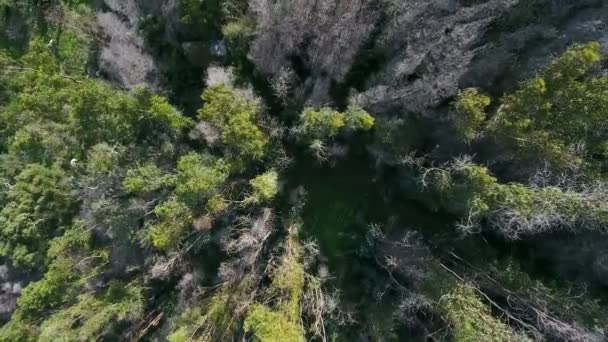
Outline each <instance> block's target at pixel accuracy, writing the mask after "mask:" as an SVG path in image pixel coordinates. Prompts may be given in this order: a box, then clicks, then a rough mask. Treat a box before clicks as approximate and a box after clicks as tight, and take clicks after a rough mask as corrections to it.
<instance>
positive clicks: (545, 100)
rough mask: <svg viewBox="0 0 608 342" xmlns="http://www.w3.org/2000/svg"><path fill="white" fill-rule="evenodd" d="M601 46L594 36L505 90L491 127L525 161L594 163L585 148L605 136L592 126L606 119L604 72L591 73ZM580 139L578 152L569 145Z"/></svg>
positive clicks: (593, 147)
mask: <svg viewBox="0 0 608 342" xmlns="http://www.w3.org/2000/svg"><path fill="white" fill-rule="evenodd" d="M600 49H601V47H600V45H599V44H598V43H596V42H591V43H587V44H585V45H576V46H574V47H572V48H571V49H569V50H568V51H567V52H566V53H564V54H563V55H562V56H561V57H559V58H557V59H556V60H555V61H553V63H552V64H551V65H550V66H549V67H548V68H546V69H545V70H544V71H543V72H541V73H540V75H539V76H538V77H536V78H534V79H532V80H530V81H527V82H525V83H524V84H523V85H522V86H521V89H519V90H517V91H515V92H513V93H512V94H508V95H506V96H504V97H503V98H502V101H501V102H502V106H501V108H500V109H499V110H498V112H497V113H496V115H495V118H494V119H493V121H492V124H491V125H490V127H489V130H490V132H492V133H494V134H496V135H497V136H499V137H501V138H502V139H503V140H504V141H505V142H506V143H507V144H509V145H510V146H512V147H513V148H514V149H515V150H516V151H517V152H518V154H519V156H520V157H523V158H524V160H527V161H529V162H534V163H537V162H538V158H542V159H544V160H547V161H549V162H551V163H552V166H553V167H555V168H567V167H572V166H579V165H581V164H587V165H585V166H587V167H594V165H593V164H594V161H593V160H592V159H591V158H590V152H589V151H596V150H598V149H601V147H600V146H601V145H602V144H603V143H604V142H605V141H606V137H605V133H604V131H603V130H601V129H596V128H597V127H600V126H601V125H602V123H603V122H605V121H606V120H607V119H608V110H607V108H608V96H606V92H607V90H608V77H605V76H589V73H590V71H591V70H592V68H593V67H594V66H595V65H597V64H598V63H599V61H600V59H601V52H600ZM581 143H583V144H584V145H585V146H586V148H587V152H586V153H583V155H582V156H581V154H576V153H574V152H573V149H572V148H570V147H571V146H572V145H574V144H579V145H580V144H581ZM585 158H586V160H585Z"/></svg>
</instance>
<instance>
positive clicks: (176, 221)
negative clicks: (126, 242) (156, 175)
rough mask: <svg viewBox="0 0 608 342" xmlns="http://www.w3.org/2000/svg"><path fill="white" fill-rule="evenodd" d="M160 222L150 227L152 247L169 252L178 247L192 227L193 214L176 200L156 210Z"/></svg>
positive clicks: (172, 199) (167, 202)
mask: <svg viewBox="0 0 608 342" xmlns="http://www.w3.org/2000/svg"><path fill="white" fill-rule="evenodd" d="M154 214H156V216H158V222H157V223H155V224H153V225H152V226H151V227H150V231H149V237H150V241H151V242H152V245H153V246H154V247H156V248H158V249H162V250H168V249H170V248H172V247H174V246H175V245H177V244H178V243H179V242H180V240H181V238H182V237H183V236H184V235H185V233H186V232H187V230H188V228H190V226H191V225H192V222H193V218H192V212H191V211H190V208H188V206H187V205H185V204H184V203H182V202H179V201H178V200H177V199H175V198H171V199H169V200H168V201H166V202H164V203H162V204H159V205H158V206H156V208H154Z"/></svg>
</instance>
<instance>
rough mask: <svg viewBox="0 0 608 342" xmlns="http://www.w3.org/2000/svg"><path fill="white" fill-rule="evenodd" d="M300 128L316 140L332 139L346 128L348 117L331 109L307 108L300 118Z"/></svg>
mask: <svg viewBox="0 0 608 342" xmlns="http://www.w3.org/2000/svg"><path fill="white" fill-rule="evenodd" d="M300 122H301V124H300V126H301V127H302V131H303V133H304V134H305V135H306V136H309V137H310V138H316V139H325V138H331V137H334V136H336V135H337V134H338V132H339V131H340V129H341V128H343V127H344V126H346V116H345V115H344V114H343V113H340V112H338V111H335V110H333V109H331V108H327V107H323V108H320V109H313V108H306V109H305V110H304V111H303V112H302V115H301V116H300Z"/></svg>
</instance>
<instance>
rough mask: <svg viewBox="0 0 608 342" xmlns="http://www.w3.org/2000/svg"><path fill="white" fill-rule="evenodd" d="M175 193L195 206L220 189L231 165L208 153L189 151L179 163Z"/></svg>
mask: <svg viewBox="0 0 608 342" xmlns="http://www.w3.org/2000/svg"><path fill="white" fill-rule="evenodd" d="M177 171H178V174H177V183H176V184H177V185H176V188H175V193H176V194H177V195H178V196H179V197H180V198H181V199H183V200H184V201H186V202H188V203H189V204H191V205H193V206H195V205H196V204H198V203H200V202H202V201H203V200H204V199H206V198H208V197H209V196H211V195H213V194H214V193H215V192H216V191H218V189H219V187H220V186H221V185H222V184H223V183H224V182H225V181H226V179H227V178H228V175H229V172H230V165H228V164H227V163H226V162H225V161H224V160H223V159H217V158H215V157H213V156H211V155H208V154H204V155H201V154H197V153H189V154H187V155H185V156H183V157H182V158H181V159H180V160H179V162H178V164H177Z"/></svg>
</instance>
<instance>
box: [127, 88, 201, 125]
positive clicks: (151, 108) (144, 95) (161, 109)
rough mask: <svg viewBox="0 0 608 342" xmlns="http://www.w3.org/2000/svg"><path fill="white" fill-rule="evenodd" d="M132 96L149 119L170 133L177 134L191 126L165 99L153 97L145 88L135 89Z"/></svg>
mask: <svg viewBox="0 0 608 342" xmlns="http://www.w3.org/2000/svg"><path fill="white" fill-rule="evenodd" d="M134 96H135V97H136V98H137V99H138V101H139V102H140V104H139V105H140V106H141V107H143V108H148V113H149V114H148V115H149V119H151V120H153V121H155V122H158V123H160V124H161V125H163V126H166V127H167V128H168V130H169V131H171V132H174V133H176V134H178V133H180V132H181V131H183V130H185V129H187V128H189V127H191V126H192V124H193V121H192V119H190V118H189V117H186V116H184V115H183V114H182V113H180V112H179V111H178V110H177V109H176V108H175V107H173V106H172V105H171V104H170V103H169V102H168V101H167V99H166V98H164V97H162V96H158V95H154V94H153V93H152V92H151V91H150V90H149V89H147V88H143V87H139V88H136V89H135V93H134Z"/></svg>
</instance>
